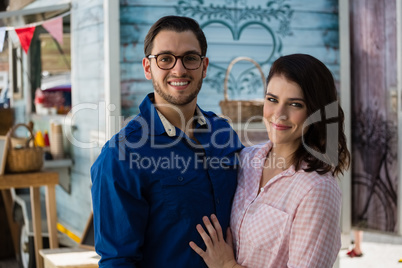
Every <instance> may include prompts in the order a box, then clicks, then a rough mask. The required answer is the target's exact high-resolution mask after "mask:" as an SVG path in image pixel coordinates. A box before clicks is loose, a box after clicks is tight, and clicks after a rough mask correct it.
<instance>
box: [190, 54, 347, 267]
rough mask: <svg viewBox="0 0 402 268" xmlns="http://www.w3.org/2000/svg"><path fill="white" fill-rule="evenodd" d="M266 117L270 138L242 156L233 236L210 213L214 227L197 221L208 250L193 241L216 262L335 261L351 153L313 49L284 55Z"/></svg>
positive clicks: (273, 76)
mask: <svg viewBox="0 0 402 268" xmlns="http://www.w3.org/2000/svg"><path fill="white" fill-rule="evenodd" d="M264 122H265V124H266V127H267V130H268V136H269V141H268V142H267V143H265V144H262V145H257V146H252V147H248V148H245V149H243V151H242V152H241V154H240V161H241V162H240V163H241V168H240V170H239V178H238V180H239V181H238V188H237V190H236V195H235V198H234V201H233V206H232V214H231V232H230V230H228V232H227V239H226V242H225V240H224V238H223V235H222V230H221V227H220V225H219V222H218V219H217V218H216V216H215V215H212V216H211V220H212V223H211V222H210V220H209V219H208V217H204V218H203V222H204V224H205V227H206V229H207V231H208V233H207V232H206V231H205V230H204V229H203V228H202V227H201V225H197V230H198V232H199V233H200V235H201V237H202V238H203V240H204V242H205V245H206V250H205V251H204V250H203V249H201V248H200V247H198V246H197V245H196V244H195V243H193V242H190V246H191V247H192V248H193V250H194V251H195V252H197V253H198V254H199V255H200V256H201V257H202V258H203V259H204V261H205V262H206V264H207V265H208V267H225V268H226V267H228V268H233V267H249V268H256V267H272V268H278V267H309V268H312V267H317V268H324V267H332V266H333V264H334V262H335V260H336V256H337V254H338V252H339V249H340V246H341V241H340V230H339V217H340V210H341V191H340V188H339V186H338V183H337V180H336V177H337V176H338V175H339V174H340V173H343V171H344V170H345V169H347V168H348V167H349V161H350V154H349V151H348V149H347V147H346V138H345V134H344V127H343V123H344V114H343V111H342V109H341V107H340V106H339V104H338V102H337V97H336V87H335V83H334V79H333V77H332V74H331V72H330V71H329V70H328V68H327V67H326V66H325V65H324V64H323V63H322V62H321V61H319V60H317V59H316V58H314V57H312V56H309V55H305V54H294V55H288V56H283V57H280V58H279V59H277V60H276V61H275V62H274V63H273V65H272V67H271V70H270V72H269V75H268V78H267V91H266V98H265V103H264ZM208 234H209V235H208ZM232 234H233V235H232ZM232 239H233V240H232ZM233 245H234V250H233ZM233 251H234V252H235V254H236V260H235V257H234V254H233Z"/></svg>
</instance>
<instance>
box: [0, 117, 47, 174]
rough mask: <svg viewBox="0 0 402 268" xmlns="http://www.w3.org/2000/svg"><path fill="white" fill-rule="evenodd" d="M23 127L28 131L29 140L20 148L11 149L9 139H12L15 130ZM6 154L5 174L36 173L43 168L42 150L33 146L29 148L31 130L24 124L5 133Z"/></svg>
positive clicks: (31, 137) (32, 137)
mask: <svg viewBox="0 0 402 268" xmlns="http://www.w3.org/2000/svg"><path fill="white" fill-rule="evenodd" d="M19 127H24V128H26V129H28V131H29V133H30V135H31V136H30V138H29V139H27V140H26V143H25V145H24V146H23V147H21V148H13V147H12V145H11V139H12V138H14V137H13V135H14V132H15V130H16V129H17V128H19ZM6 137H7V143H8V153H7V162H6V172H9V173H19V172H32V171H38V170H40V169H41V168H42V166H43V149H42V148H41V147H38V146H36V145H35V142H32V144H33V146H32V147H31V146H30V141H31V140H32V141H34V135H33V133H32V130H31V129H30V128H29V127H28V126H27V125H25V124H17V125H15V126H13V127H12V128H11V129H10V130H9V131H8V133H7V136H6Z"/></svg>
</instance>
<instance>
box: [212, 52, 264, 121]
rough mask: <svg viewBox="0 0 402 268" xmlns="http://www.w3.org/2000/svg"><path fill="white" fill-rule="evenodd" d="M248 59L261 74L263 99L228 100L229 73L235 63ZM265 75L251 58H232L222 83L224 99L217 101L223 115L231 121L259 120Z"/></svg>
mask: <svg viewBox="0 0 402 268" xmlns="http://www.w3.org/2000/svg"><path fill="white" fill-rule="evenodd" d="M243 60H244V61H249V62H251V63H253V64H254V65H255V66H256V67H257V69H258V71H259V72H260V74H261V78H262V84H263V93H264V94H263V99H261V100H229V95H228V81H229V73H230V71H231V70H232V67H233V65H234V64H235V63H237V62H239V61H243ZM265 87H266V84H265V76H264V73H263V71H262V69H261V66H260V65H259V64H258V63H257V62H256V61H255V60H253V59H251V58H248V57H237V58H235V59H234V60H232V61H231V62H230V64H229V66H228V68H227V70H226V75H225V81H224V84H223V89H224V91H223V94H224V100H223V101H221V102H219V106H220V107H221V110H222V114H223V116H225V117H227V118H229V119H230V120H231V121H232V122H233V123H237V122H240V123H244V122H247V121H250V122H253V121H261V118H262V116H263V108H264V97H265Z"/></svg>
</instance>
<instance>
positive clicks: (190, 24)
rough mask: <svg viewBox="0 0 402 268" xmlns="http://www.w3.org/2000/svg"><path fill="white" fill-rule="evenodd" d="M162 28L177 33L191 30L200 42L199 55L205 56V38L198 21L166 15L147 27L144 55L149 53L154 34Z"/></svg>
mask: <svg viewBox="0 0 402 268" xmlns="http://www.w3.org/2000/svg"><path fill="white" fill-rule="evenodd" d="M163 30H168V31H175V32H178V33H180V32H184V31H192V32H193V33H194V34H195V36H196V37H197V40H198V42H199V44H200V47H201V55H202V56H205V55H206V54H207V39H206V38H205V35H204V32H203V31H202V29H201V28H200V25H199V24H198V22H196V21H195V20H193V19H192V18H188V17H180V16H166V17H162V18H160V19H159V20H158V21H157V22H155V23H154V24H153V25H152V26H151V28H150V29H149V31H148V34H147V36H145V40H144V53H145V56H148V55H150V54H151V51H152V48H153V44H154V39H155V36H156V35H157V34H158V33H159V32H160V31H163Z"/></svg>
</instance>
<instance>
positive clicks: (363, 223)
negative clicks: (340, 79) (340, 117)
mask: <svg viewBox="0 0 402 268" xmlns="http://www.w3.org/2000/svg"><path fill="white" fill-rule="evenodd" d="M350 3H351V27H352V28H351V33H352V34H351V42H352V46H351V47H352V53H351V54H352V59H351V62H352V69H351V70H352V110H353V115H352V136H353V140H352V144H353V175H352V205H353V206H352V222H353V225H354V226H356V227H359V228H367V229H374V230H379V231H386V232H396V231H397V230H396V228H397V225H396V221H397V207H396V206H397V199H398V196H397V179H398V173H397V172H398V170H397V168H398V166H397V164H398V163H397V151H396V150H397V146H396V145H397V144H398V142H397V139H398V137H397V113H396V109H395V108H396V107H393V104H392V95H393V92H396V85H397V79H396V76H397V66H396V64H397V62H396V58H397V57H396V56H397V50H396V45H397V41H396V0H368V1H351V2H350ZM395 101H396V98H395Z"/></svg>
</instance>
